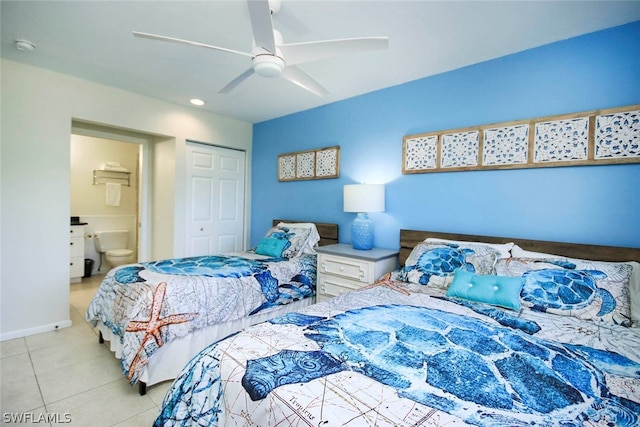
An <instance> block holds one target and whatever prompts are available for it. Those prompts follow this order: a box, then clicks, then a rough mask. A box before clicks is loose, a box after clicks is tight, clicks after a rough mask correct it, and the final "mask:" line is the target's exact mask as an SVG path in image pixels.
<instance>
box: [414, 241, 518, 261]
mask: <svg viewBox="0 0 640 427" xmlns="http://www.w3.org/2000/svg"><path fill="white" fill-rule="evenodd" d="M424 241H425V242H427V243H438V242H440V243H455V244H473V245H486V246H489V247H490V248H493V249H495V250H497V251H498V252H500V258H509V257H510V256H511V248H513V242H509V243H485V242H465V241H462V240H445V239H439V238H437V237H427V238H426V239H424Z"/></svg>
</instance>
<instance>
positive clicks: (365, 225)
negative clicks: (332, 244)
mask: <svg viewBox="0 0 640 427" xmlns="http://www.w3.org/2000/svg"><path fill="white" fill-rule="evenodd" d="M351 245H352V246H353V249H360V250H365V251H366V250H369V249H371V248H373V221H371V220H370V219H369V215H367V214H366V213H359V214H358V216H357V217H356V219H354V220H353V224H352V225H351Z"/></svg>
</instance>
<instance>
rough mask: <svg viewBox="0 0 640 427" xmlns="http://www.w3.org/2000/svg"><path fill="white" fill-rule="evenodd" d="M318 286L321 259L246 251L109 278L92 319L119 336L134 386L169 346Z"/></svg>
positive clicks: (131, 269)
mask: <svg viewBox="0 0 640 427" xmlns="http://www.w3.org/2000/svg"><path fill="white" fill-rule="evenodd" d="M240 255H241V256H240ZM315 283H316V256H315V255H303V256H301V257H296V258H291V259H287V258H268V257H264V256H261V255H255V254H253V253H251V252H246V253H242V254H239V255H216V256H202V257H190V258H180V259H170V260H162V261H154V262H146V263H138V264H131V265H127V266H122V267H119V268H115V269H113V270H111V271H110V272H109V273H108V274H107V275H106V276H105V278H104V280H103V282H102V284H101V285H100V287H99V289H98V291H97V293H96V295H95V297H94V298H93V300H92V301H91V303H90V305H89V307H88V309H87V314H86V318H87V320H88V321H89V322H91V323H92V324H93V325H94V326H95V325H96V324H97V322H98V321H101V322H102V323H103V324H104V325H106V326H107V327H109V328H110V329H111V330H112V331H113V333H114V334H115V335H117V336H119V337H120V339H121V341H122V359H121V363H122V369H123V371H124V373H125V375H127V378H129V380H130V381H131V382H132V383H135V382H136V381H137V379H138V377H139V375H140V373H141V372H142V370H143V368H144V366H145V365H146V363H147V360H148V358H149V357H150V356H151V355H152V354H153V353H154V351H156V350H157V349H158V348H159V347H161V346H162V345H163V344H164V343H167V342H170V341H172V340H174V339H177V338H180V337H183V336H185V335H187V334H189V333H190V332H192V331H194V330H197V329H200V328H204V327H206V326H210V325H215V324H219V323H222V322H227V321H232V320H237V319H241V318H243V317H246V316H250V315H252V314H255V313H257V312H260V311H263V310H267V309H269V308H271V307H274V306H277V305H283V304H288V303H291V302H293V301H297V300H299V299H302V298H306V297H310V296H313V295H314V294H315Z"/></svg>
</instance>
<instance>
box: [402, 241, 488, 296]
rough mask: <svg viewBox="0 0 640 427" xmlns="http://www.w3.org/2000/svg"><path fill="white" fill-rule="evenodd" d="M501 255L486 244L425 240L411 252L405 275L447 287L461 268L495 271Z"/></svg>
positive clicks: (411, 278) (473, 271)
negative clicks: (494, 268) (494, 267)
mask: <svg viewBox="0 0 640 427" xmlns="http://www.w3.org/2000/svg"><path fill="white" fill-rule="evenodd" d="M499 256H500V253H499V252H498V251H497V250H495V249H494V248H491V247H489V246H486V245H482V244H480V245H477V244H475V243H459V244H458V243H426V242H421V243H418V244H417V245H416V247H415V248H413V250H412V251H411V254H409V257H408V258H407V261H406V262H405V265H404V267H403V268H402V274H401V277H402V280H404V281H405V282H410V283H417V284H421V285H434V286H438V287H440V288H443V289H446V288H447V287H448V286H449V284H450V283H451V281H452V280H453V272H454V271H455V270H456V269H457V268H460V269H463V270H466V271H470V272H472V273H477V274H491V273H493V266H494V264H495V262H496V259H497V258H498V257H499Z"/></svg>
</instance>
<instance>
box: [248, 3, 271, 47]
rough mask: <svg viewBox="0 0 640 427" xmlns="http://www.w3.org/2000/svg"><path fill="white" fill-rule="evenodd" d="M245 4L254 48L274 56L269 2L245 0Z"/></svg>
mask: <svg viewBox="0 0 640 427" xmlns="http://www.w3.org/2000/svg"><path fill="white" fill-rule="evenodd" d="M247 4H248V5H249V16H250V17H251V28H252V29H253V40H254V41H255V44H256V46H258V47H261V48H263V49H266V50H267V51H269V53H274V54H275V53H276V41H275V36H274V35H273V21H272V20H271V9H270V8H269V0H247Z"/></svg>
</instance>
